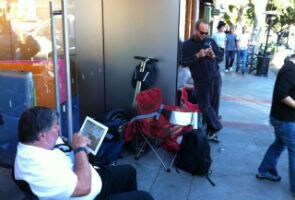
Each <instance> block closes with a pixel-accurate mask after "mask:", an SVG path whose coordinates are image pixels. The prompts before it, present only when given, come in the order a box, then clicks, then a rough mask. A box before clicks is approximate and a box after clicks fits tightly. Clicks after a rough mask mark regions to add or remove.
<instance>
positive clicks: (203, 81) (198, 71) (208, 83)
mask: <svg viewBox="0 0 295 200" xmlns="http://www.w3.org/2000/svg"><path fill="white" fill-rule="evenodd" d="M207 36H208V22H207V21H206V20H204V19H200V20H198V21H197V22H196V24H195V31H194V33H193V35H192V36H191V37H190V38H189V39H188V40H186V41H185V42H184V43H183V52H182V59H181V64H182V66H184V67H185V66H188V67H189V69H190V71H191V75H192V78H193V80H194V88H195V91H196V95H197V102H198V104H199V106H200V108H201V109H202V112H203V120H204V122H205V123H206V125H207V128H206V131H207V135H208V139H210V140H213V141H215V142H219V140H218V138H217V135H216V133H217V132H218V131H219V130H221V129H222V124H221V123H220V121H219V120H218V114H217V113H218V107H219V99H220V92H221V76H220V72H219V66H218V62H220V61H221V60H222V53H221V52H220V51H219V48H218V46H217V44H216V42H215V41H214V40H213V39H211V38H208V37H207Z"/></svg>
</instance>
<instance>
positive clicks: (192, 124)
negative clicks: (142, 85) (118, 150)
mask: <svg viewBox="0 0 295 200" xmlns="http://www.w3.org/2000/svg"><path fill="white" fill-rule="evenodd" d="M136 101H137V111H138V113H139V115H138V116H136V117H134V118H132V119H131V120H130V121H129V122H128V123H127V125H126V128H125V132H124V139H125V141H126V142H131V141H134V140H135V154H136V155H135V159H139V158H140V157H141V156H142V155H143V154H144V152H145V148H146V147H149V148H150V149H151V150H152V152H153V153H154V154H155V156H156V157H157V158H158V160H159V161H160V162H161V164H162V166H163V167H164V169H165V170H166V171H168V172H169V171H170V170H171V167H172V165H173V163H174V160H175V157H176V153H177V151H178V149H179V144H180V142H181V138H182V135H183V134H184V133H185V132H186V131H190V130H192V129H193V128H198V126H199V125H200V124H201V121H200V119H198V116H199V113H200V109H199V107H198V106H197V105H194V106H192V105H190V106H189V107H187V106H185V104H183V105H184V106H169V105H164V104H162V93H161V90H160V89H158V88H152V89H149V90H144V91H141V92H139V93H138V95H137V97H136ZM157 147H162V148H164V149H165V150H166V151H168V152H171V153H174V156H173V158H172V160H171V162H170V163H169V165H168V166H167V165H166V164H165V163H164V161H163V158H161V156H160V155H159V154H158V152H157V149H156V148H157Z"/></svg>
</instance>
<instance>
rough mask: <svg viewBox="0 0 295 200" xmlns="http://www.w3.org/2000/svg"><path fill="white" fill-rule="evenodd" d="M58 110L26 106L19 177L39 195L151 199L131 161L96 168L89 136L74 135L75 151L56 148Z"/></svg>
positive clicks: (17, 162)
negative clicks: (90, 158) (90, 154)
mask: <svg viewBox="0 0 295 200" xmlns="http://www.w3.org/2000/svg"><path fill="white" fill-rule="evenodd" d="M58 116H59V115H58V113H57V112H56V111H55V110H54V109H51V108H47V107H41V106H36V107H32V108H29V109H27V110H25V111H24V112H23V113H22V115H21V117H20V120H19V124H18V141H19V143H18V146H17V154H16V158H15V164H14V176H15V179H16V180H24V181H25V182H27V183H28V184H29V186H30V189H31V190H32V192H33V193H34V194H35V195H36V196H37V197H38V198H39V199H50V200H54V199H59V200H60V199H63V200H65V199H79V200H84V199H85V200H90V199H97V200H102V199H104V200H106V199H108V200H125V199H126V200H127V199H128V200H132V199H134V200H135V199H136V200H142V199H145V200H152V199H153V198H152V197H151V196H150V195H149V194H148V193H147V192H144V191H136V190H137V181H136V171H135V169H134V168H133V167H131V166H130V165H122V166H115V167H108V168H106V169H101V170H99V171H96V170H95V169H94V167H93V166H92V165H91V164H90V163H89V161H88V156H87V149H86V145H87V138H86V137H85V136H83V135H82V134H81V133H76V134H74V135H73V140H72V143H71V147H72V148H73V152H72V154H65V153H64V152H62V151H61V150H60V149H58V148H55V146H56V144H58V143H60V141H61V139H60V138H59V136H58V132H59V130H60V126H59V124H58Z"/></svg>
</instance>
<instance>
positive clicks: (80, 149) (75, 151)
mask: <svg viewBox="0 0 295 200" xmlns="http://www.w3.org/2000/svg"><path fill="white" fill-rule="evenodd" d="M80 151H84V152H85V153H86V154H87V149H86V147H78V148H76V149H74V154H75V155H76V154H77V153H79V152H80Z"/></svg>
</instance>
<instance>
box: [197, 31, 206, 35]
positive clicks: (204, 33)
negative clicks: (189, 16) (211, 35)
mask: <svg viewBox="0 0 295 200" xmlns="http://www.w3.org/2000/svg"><path fill="white" fill-rule="evenodd" d="M199 33H200V34H201V35H208V32H203V31H199Z"/></svg>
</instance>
